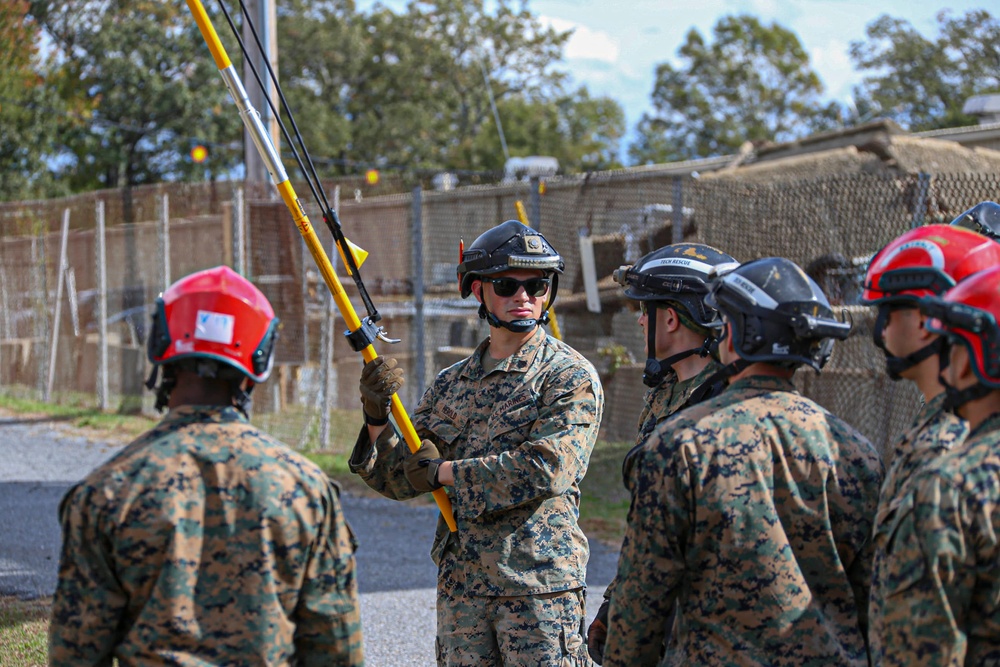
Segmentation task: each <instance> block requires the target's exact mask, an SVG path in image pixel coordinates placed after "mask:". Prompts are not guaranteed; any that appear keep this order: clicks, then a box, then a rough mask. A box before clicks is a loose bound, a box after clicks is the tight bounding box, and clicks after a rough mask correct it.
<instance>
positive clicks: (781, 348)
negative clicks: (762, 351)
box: [771, 343, 791, 355]
mask: <svg viewBox="0 0 1000 667" xmlns="http://www.w3.org/2000/svg"><path fill="white" fill-rule="evenodd" d="M771 354H786V355H787V354H791V352H790V350H789V347H788V345H782V344H781V343H772V344H771Z"/></svg>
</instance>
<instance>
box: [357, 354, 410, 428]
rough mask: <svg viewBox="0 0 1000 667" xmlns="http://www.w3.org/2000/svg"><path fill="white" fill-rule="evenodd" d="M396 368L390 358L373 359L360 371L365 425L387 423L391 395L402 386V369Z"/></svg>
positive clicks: (395, 364) (394, 362) (393, 360)
mask: <svg viewBox="0 0 1000 667" xmlns="http://www.w3.org/2000/svg"><path fill="white" fill-rule="evenodd" d="M397 366H398V365H397V363H396V360H395V359H393V358H391V357H375V358H374V359H372V360H371V361H369V362H368V363H367V364H365V367H364V370H362V371H361V404H362V406H363V409H364V412H365V423H366V424H371V425H372V426H382V425H384V424H386V423H388V421H389V408H390V406H391V405H392V395H393V394H395V393H396V392H398V391H399V389H400V387H402V386H403V369H402V368H398V367H397Z"/></svg>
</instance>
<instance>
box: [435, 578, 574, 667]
mask: <svg viewBox="0 0 1000 667" xmlns="http://www.w3.org/2000/svg"><path fill="white" fill-rule="evenodd" d="M442 574H443V573H442ZM462 588H463V587H462V585H461V583H459V582H456V581H455V580H454V579H453V578H449V577H447V576H440V577H439V578H438V587H437V592H438V596H437V641H436V648H437V664H438V667H493V666H495V667H529V665H530V667H590V664H591V662H590V657H589V656H588V655H587V643H586V641H584V638H583V624H584V622H585V621H586V616H585V615H584V598H585V593H584V589H582V588H577V589H573V590H569V591H558V592H555V593H544V594H540V595H521V596H498V597H482V596H471V595H465V594H464V593H463V590H462Z"/></svg>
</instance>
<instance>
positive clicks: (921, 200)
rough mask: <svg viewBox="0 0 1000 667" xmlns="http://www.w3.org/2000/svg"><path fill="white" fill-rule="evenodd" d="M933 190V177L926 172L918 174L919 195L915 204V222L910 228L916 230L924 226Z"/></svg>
mask: <svg viewBox="0 0 1000 667" xmlns="http://www.w3.org/2000/svg"><path fill="white" fill-rule="evenodd" d="M930 188H931V175H930V174H928V173H925V172H920V173H919V174H917V193H916V197H915V198H914V200H915V201H914V203H913V222H912V223H910V226H911V227H912V228H914V229H916V228H917V227H920V226H922V225H923V224H924V216H925V215H926V213H927V196H928V194H929V193H930Z"/></svg>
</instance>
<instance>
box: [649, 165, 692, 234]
mask: <svg viewBox="0 0 1000 667" xmlns="http://www.w3.org/2000/svg"><path fill="white" fill-rule="evenodd" d="M673 202H674V203H673V211H672V212H673V222H672V223H671V226H672V227H673V229H671V232H672V237H671V242H672V243H682V242H683V241H684V181H683V180H681V177H680V176H674V199H673ZM653 249H655V248H651V250H653Z"/></svg>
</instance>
